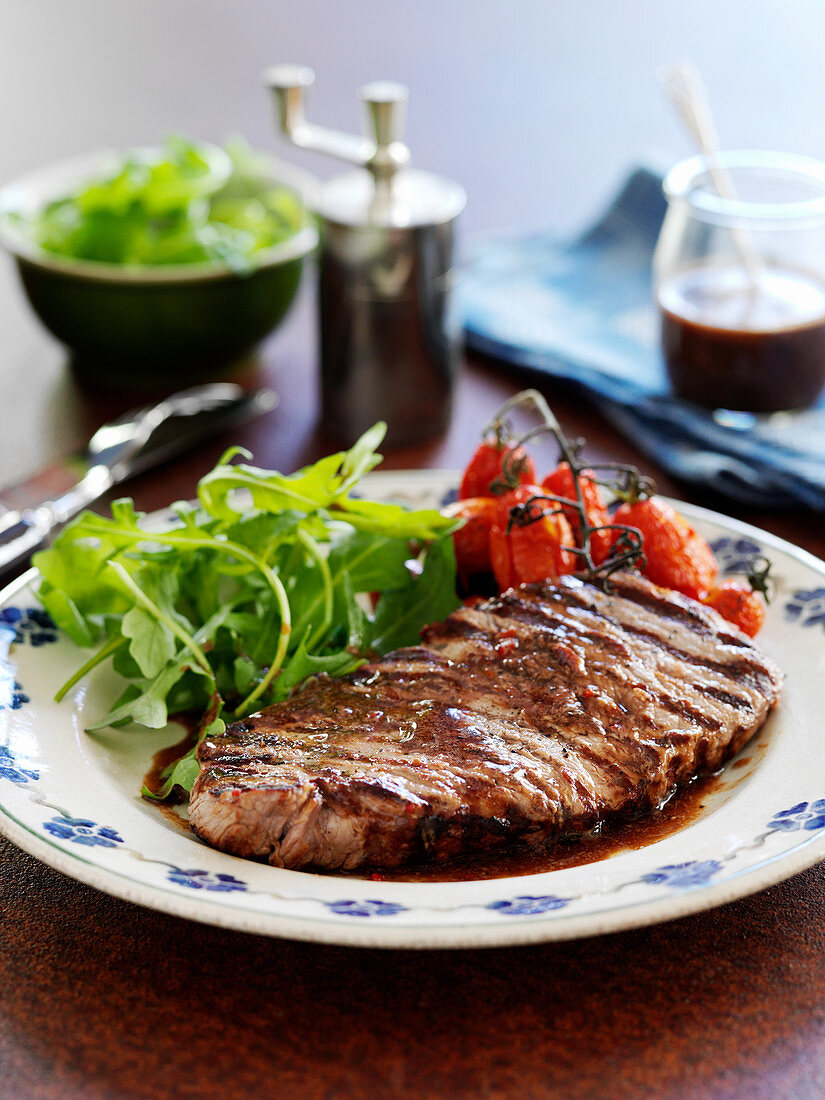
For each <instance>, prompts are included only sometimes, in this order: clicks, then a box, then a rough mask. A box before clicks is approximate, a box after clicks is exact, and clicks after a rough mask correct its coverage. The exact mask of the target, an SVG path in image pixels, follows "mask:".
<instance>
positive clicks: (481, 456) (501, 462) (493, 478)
mask: <svg viewBox="0 0 825 1100" xmlns="http://www.w3.org/2000/svg"><path fill="white" fill-rule="evenodd" d="M535 480H536V468H535V466H534V465H533V460H532V458H530V456H529V455H528V454H527V452H526V451H525V450H524V448H523V447H514V446H513V444H512V443H506V442H504V441H503V440H501V439H499V438H498V437H497V436H495V435H491V436H489V437H488V438H487V439H485V440H484V442H483V443H480V444H479V445H478V447H476V449H475V453H474V454H473V457H472V458H471V459H470V461H469V462H468V464H467V469H466V470H465V471H464V476H463V477H462V479H461V486H460V488H459V491H458V495H459V498H460V499H461V500H467V499H469V498H470V497H490V496H496V493H495V491H494V490H493V488H492V486H497V487H498V486H500V491H501V493H503V492H506V490H507V489H515V488H516V486H517V485H526V484H530V485H532V484H533V483H534V482H535ZM499 495H500V494H499Z"/></svg>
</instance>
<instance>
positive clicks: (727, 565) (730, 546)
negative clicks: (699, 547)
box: [710, 538, 762, 575]
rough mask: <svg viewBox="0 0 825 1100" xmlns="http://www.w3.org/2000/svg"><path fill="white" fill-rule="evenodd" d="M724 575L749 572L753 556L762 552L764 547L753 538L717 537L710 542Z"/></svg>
mask: <svg viewBox="0 0 825 1100" xmlns="http://www.w3.org/2000/svg"><path fill="white" fill-rule="evenodd" d="M710 546H711V550H713V552H714V554H715V555H716V560H717V561H718V562H719V570H720V572H721V573H722V574H723V575H727V574H728V573H747V572H748V567H749V565H750V562H751V560H752V559H753V558H755V557H758V556H759V555H760V554H762V547H761V546H760V545H759V543H758V542H754V541H753V539H732V538H723V539H717V540H716V541H715V542H712V543H711V544H710Z"/></svg>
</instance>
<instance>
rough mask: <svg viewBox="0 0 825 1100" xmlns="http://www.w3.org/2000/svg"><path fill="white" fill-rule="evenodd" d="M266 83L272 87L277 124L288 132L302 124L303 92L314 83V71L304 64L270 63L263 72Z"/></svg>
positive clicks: (303, 119) (303, 120)
mask: <svg viewBox="0 0 825 1100" xmlns="http://www.w3.org/2000/svg"><path fill="white" fill-rule="evenodd" d="M264 80H265V82H266V84H267V85H268V86H269V87H270V88H271V89H272V93H273V96H274V99H275V109H276V111H277V115H278V125H279V127H280V128H281V130H282V131H283V132H284V133H286V134H288V133H291V132H292V131H293V130H295V129H296V128H298V127H300V126H302V125H303V124H304V122H305V118H304V92H305V91H306V89H307V88H311V87H312V85H313V84H314V83H315V73H314V72H313V71H312V69H310V68H308V67H307V66H306V65H272V66H271V67H270V68H268V69H267V70H266V73H265V74H264Z"/></svg>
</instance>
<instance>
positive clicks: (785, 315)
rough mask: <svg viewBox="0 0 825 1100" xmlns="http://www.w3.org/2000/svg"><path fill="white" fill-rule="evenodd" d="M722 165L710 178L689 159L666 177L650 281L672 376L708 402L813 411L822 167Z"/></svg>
mask: <svg viewBox="0 0 825 1100" xmlns="http://www.w3.org/2000/svg"><path fill="white" fill-rule="evenodd" d="M716 165H718V166H719V167H720V168H721V169H722V172H723V174H722V177H721V179H720V176H719V174H718V173H717V175H716V179H715V180H714V175H713V173H712V172H711V170H710V167H709V165H708V161H707V160H706V159H705V158H704V157H701V156H700V157H692V158H691V159H689V160H686V161H682V162H681V163H680V164H677V165H676V167H675V168H673V169H672V170H671V172H670V173H669V174H668V176H667V178H666V179H665V183H664V189H665V195H666V196H667V200H668V210H667V214H666V216H665V220H664V223H663V225H662V229H661V233H660V235H659V241H658V243H657V245H656V251H655V253H654V258H653V277H654V289H655V294H656V299H657V302H658V305H659V310H660V315H661V324H662V350H663V353H664V358H665V364H666V366H667V370H668V374H669V377H670V381H671V384H672V386H673V389H674V391H675V393H676V394H678V395H679V396H680V397H683V398H685V399H687V400H688V401H692V402H694V403H695V404H698V405H703V406H705V407H707V408H713V409H716V408H723V409H732V410H742V411H747V412H776V411H780V410H792V409H799V408H805V407H807V406H810V405H812V404H814V403H815V402H816V400H817V398H818V397H819V395H820V394H821V392H822V390H823V387H825V164H822V163H820V162H819V161H816V160H812V159H810V158H808V157H797V156H788V155H785V154H781V153H766V152H726V153H720V154H718V157H717V158H716ZM717 184H719V187H717ZM720 192H721V193H720Z"/></svg>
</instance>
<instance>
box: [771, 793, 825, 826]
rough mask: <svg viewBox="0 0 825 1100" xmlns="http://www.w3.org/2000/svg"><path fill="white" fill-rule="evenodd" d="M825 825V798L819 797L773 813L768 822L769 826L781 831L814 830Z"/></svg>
mask: <svg viewBox="0 0 825 1100" xmlns="http://www.w3.org/2000/svg"><path fill="white" fill-rule="evenodd" d="M823 827H825V798H818V799H817V800H816V801H815V802H797V804H796V805H795V806H791V808H790V809H789V810H780V811H779V813H776V814H774V815H773V817H772V818H771V820H770V821H769V822H768V828H769V829H772V830H774V831H780V832H785V833H788V832H795V831H796V830H797V829H805V830H807V831H808V832H812V831H813V830H814V829H822V828H823Z"/></svg>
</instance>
